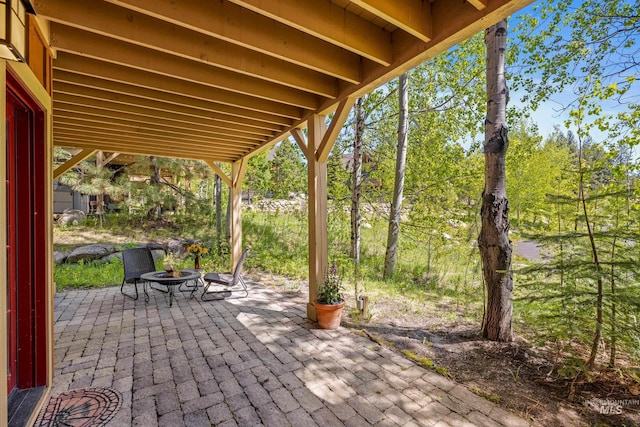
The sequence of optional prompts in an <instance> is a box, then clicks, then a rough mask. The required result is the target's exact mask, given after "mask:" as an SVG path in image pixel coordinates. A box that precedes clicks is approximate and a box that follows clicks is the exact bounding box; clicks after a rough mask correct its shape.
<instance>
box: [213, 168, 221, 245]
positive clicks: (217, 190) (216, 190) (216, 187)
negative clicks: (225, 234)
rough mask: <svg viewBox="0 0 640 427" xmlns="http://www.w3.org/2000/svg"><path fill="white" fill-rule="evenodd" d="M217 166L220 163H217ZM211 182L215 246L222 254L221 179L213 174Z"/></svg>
mask: <svg viewBox="0 0 640 427" xmlns="http://www.w3.org/2000/svg"><path fill="white" fill-rule="evenodd" d="M218 166H220V164H219V163H218ZM215 175H216V176H215V180H214V184H213V194H214V196H213V197H214V200H215V204H216V246H217V247H218V255H221V254H222V179H221V178H220V176H219V175H218V174H215Z"/></svg>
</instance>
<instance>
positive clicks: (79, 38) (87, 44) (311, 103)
mask: <svg viewBox="0 0 640 427" xmlns="http://www.w3.org/2000/svg"><path fill="white" fill-rule="evenodd" d="M50 28H51V46H52V47H54V48H56V49H57V50H59V51H64V52H70V53H74V54H76V55H80V56H85V57H87V58H93V59H98V60H100V61H105V62H111V63H114V64H118V65H123V66H126V67H129V68H132V69H133V70H132V71H131V72H132V73H135V72H136V70H142V71H147V72H151V73H155V74H157V75H159V76H166V77H172V78H177V79H182V80H186V81H190V82H194V83H198V84H201V85H206V86H211V87H215V88H219V89H225V90H228V91H231V92H234V93H239V94H245V95H251V96H254V97H257V98H262V99H266V100H270V101H274V102H278V103H281V104H285V105H291V106H295V107H300V108H305V109H309V110H315V109H316V108H317V107H318V104H319V102H320V97H318V95H314V94H311V93H308V92H303V91H301V90H298V89H292V88H287V87H284V86H282V85H280V84H276V83H272V82H268V81H265V80H260V79H257V78H255V77H250V76H245V75H242V74H237V73H234V72H232V71H228V70H223V69H221V68H217V67H212V66H210V65H206V64H202V63H198V62H194V61H190V60H188V59H184V58H180V57H176V56H172V55H169V54H166V53H163V52H158V51H155V50H152V49H149V48H146V47H141V46H137V45H134V44H131V43H126V42H122V41H118V40H115V39H109V38H108V37H105V36H101V35H97V34H94V33H90V32H88V31H84V30H79V29H77V28H73V27H68V26H65V25H62V24H58V23H55V22H52V23H51V25H50Z"/></svg>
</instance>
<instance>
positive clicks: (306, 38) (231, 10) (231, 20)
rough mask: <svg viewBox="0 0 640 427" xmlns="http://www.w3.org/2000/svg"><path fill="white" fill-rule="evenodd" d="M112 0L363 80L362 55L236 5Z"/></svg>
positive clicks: (348, 78) (340, 75)
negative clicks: (361, 74) (361, 71)
mask: <svg viewBox="0 0 640 427" xmlns="http://www.w3.org/2000/svg"><path fill="white" fill-rule="evenodd" d="M108 1H109V2H111V3H114V4H118V5H120V6H123V7H126V8H129V9H131V10H135V11H139V12H143V13H145V14H149V15H151V16H154V17H156V18H158V19H162V20H165V21H167V22H172V23H175V24H177V25H182V26H184V27H186V28H190V29H192V30H194V31H198V32H201V33H202V34H207V35H209V36H211V37H215V38H219V39H221V40H225V41H227V42H229V43H233V44H237V45H240V46H245V47H247V48H249V49H252V50H255V51H257V52H261V53H264V54H267V55H271V56H273V57H276V58H281V59H283V60H286V61H288V62H291V63H292V64H297V65H300V66H303V67H307V68H310V69H312V70H316V71H319V72H321V73H324V74H327V75H330V76H333V77H337V78H339V79H342V80H345V81H347V82H349V83H358V82H359V79H360V69H359V67H360V59H359V57H358V55H356V54H354V53H352V52H349V51H347V50H345V49H342V48H340V47H338V46H335V45H332V44H331V43H328V42H325V41H322V40H319V39H317V38H316V37H313V36H311V35H308V34H304V33H300V32H299V31H296V30H295V29H293V28H291V27H288V26H286V25H284V24H282V23H279V22H275V21H273V20H271V19H269V18H267V17H265V16H262V15H259V14H256V13H254V12H252V11H249V10H247V9H244V8H242V7H240V6H237V5H234V4H230V3H227V2H223V1H211V2H202V1H201V0H184V1H181V2H180V3H173V2H160V1H156V0H108ZM195 11H197V12H196V13H194V12H195ZM244 28H251V31H245V30H244ZM318 52H323V54H322V55H318Z"/></svg>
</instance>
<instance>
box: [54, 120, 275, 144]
mask: <svg viewBox="0 0 640 427" xmlns="http://www.w3.org/2000/svg"><path fill="white" fill-rule="evenodd" d="M53 123H54V125H56V126H60V125H76V126H83V127H90V128H93V129H112V130H118V129H122V130H126V129H130V130H131V131H135V132H140V133H148V134H155V133H158V132H162V133H163V134H166V135H175V136H176V137H178V138H180V137H185V136H188V138H187V140H198V139H199V138H202V140H203V141H206V140H209V139H211V140H212V141H213V140H221V141H228V140H229V139H230V138H231V139H232V140H233V141H234V142H237V143H238V144H240V145H247V146H253V145H255V144H260V143H261V142H263V141H264V140H265V139H266V138H260V137H255V138H247V137H239V136H238V135H237V134H234V133H231V132H229V133H220V132H213V133H212V132H202V131H199V130H196V129H186V128H182V129H179V128H178V129H176V128H174V127H171V126H166V125H164V124H160V123H149V122H144V123H140V122H132V121H129V120H123V119H113V118H109V117H106V116H102V117H98V116H94V115H81V114H78V113H73V114H69V113H66V114H65V113H64V112H57V113H56V115H55V117H54V119H53Z"/></svg>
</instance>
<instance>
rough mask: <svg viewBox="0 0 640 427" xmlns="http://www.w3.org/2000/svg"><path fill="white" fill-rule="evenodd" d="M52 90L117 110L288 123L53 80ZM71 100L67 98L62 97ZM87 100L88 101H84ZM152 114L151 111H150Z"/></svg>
mask: <svg viewBox="0 0 640 427" xmlns="http://www.w3.org/2000/svg"><path fill="white" fill-rule="evenodd" d="M53 91H54V94H58V96H61V95H67V96H68V97H73V98H77V99H80V98H84V99H85V100H91V102H93V101H104V102H107V103H111V104H113V105H115V106H114V107H113V109H114V110H119V109H120V108H121V107H120V106H121V105H127V106H131V107H136V106H139V107H141V108H145V109H147V110H151V111H153V110H159V111H167V112H175V113H176V114H178V115H179V114H183V115H187V116H192V117H198V118H200V117H202V118H205V119H209V120H219V121H221V122H227V123H237V124H243V125H246V126H249V127H255V128H258V129H274V130H280V129H282V128H283V127H286V126H287V125H288V123H286V120H284V119H282V118H277V117H264V118H265V119H269V120H271V121H269V122H267V121H262V120H258V119H257V118H254V117H240V116H234V115H230V114H225V113H220V112H217V111H215V110H206V109H204V108H198V109H194V108H190V107H188V106H185V105H181V104H173V103H171V102H166V101H165V100H164V99H163V100H160V101H157V100H152V99H147V98H139V97H136V96H131V95H124V94H120V93H114V92H109V91H103V90H98V89H92V88H88V87H76V86H75V85H71V84H68V83H61V82H57V81H54V82H53ZM64 99H66V100H68V101H69V102H71V100H70V99H69V98H64ZM85 102H88V101H85ZM151 114H153V113H151ZM278 119H279V120H280V121H281V122H285V123H277V122H276V123H274V122H275V121H276V120H278Z"/></svg>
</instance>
